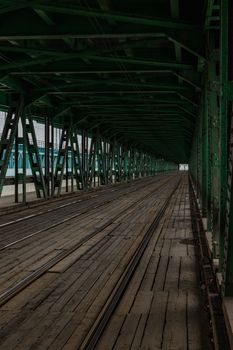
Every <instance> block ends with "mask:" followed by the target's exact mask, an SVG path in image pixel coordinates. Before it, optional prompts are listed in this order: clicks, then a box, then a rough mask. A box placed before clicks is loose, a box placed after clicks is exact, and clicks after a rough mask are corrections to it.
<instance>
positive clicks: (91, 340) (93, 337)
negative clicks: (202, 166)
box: [80, 179, 181, 350]
mask: <svg viewBox="0 0 233 350" xmlns="http://www.w3.org/2000/svg"><path fill="white" fill-rule="evenodd" d="M180 182H181V179H180V180H178V183H177V184H176V186H175V188H174V189H173V190H172V192H171V193H170V194H169V195H168V197H167V198H166V200H165V202H164V203H163V205H162V207H161V208H160V210H159V212H158V213H157V215H156V217H155V218H154V220H153V222H152V224H151V225H150V227H149V228H148V230H147V232H146V234H145V236H144V237H143V239H142V241H141V243H140V245H139V246H138V248H137V249H136V251H135V254H134V255H133V257H132V258H131V260H130V262H129V264H128V266H127V267H126V269H125V271H124V272H123V274H122V276H121V277H120V279H119V281H118V283H117V285H116V287H115V288H114V290H113V292H112V293H111V295H110V297H109V299H108V300H107V302H106V304H105V306H104V307H103V309H102V311H101V313H100V315H99V316H98V318H97V319H96V321H95V323H94V325H93V326H92V328H91V329H90V331H89V333H88V334H87V336H86V338H85V339H84V341H83V343H82V345H81V347H80V350H94V349H95V346H96V344H97V342H98V340H99V339H100V337H101V335H102V333H103V331H104V329H105V327H106V325H107V323H108V321H109V320H110V318H111V316H112V314H113V312H114V310H115V309H116V307H117V305H118V303H119V301H120V299H121V298H122V296H123V294H124V291H125V289H126V287H127V285H128V284H129V282H130V280H131V279H132V277H133V274H134V272H135V270H136V268H137V266H138V264H139V262H140V260H141V258H142V256H143V254H144V252H145V250H146V248H147V246H148V244H149V242H150V240H151V238H152V236H153V234H154V232H155V230H156V228H157V227H158V225H159V223H160V221H161V218H162V217H163V215H164V213H165V211H166V209H167V207H168V205H169V203H170V201H171V198H172V196H173V195H174V193H175V192H176V190H177V188H178V187H179V185H180Z"/></svg>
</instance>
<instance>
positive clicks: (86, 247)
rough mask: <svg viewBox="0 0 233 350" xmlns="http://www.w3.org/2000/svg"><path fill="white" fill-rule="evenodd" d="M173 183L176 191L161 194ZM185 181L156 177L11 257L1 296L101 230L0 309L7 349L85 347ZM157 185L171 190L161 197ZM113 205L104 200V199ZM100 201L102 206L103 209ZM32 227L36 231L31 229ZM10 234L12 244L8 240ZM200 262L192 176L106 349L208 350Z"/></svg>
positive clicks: (110, 330)
mask: <svg viewBox="0 0 233 350" xmlns="http://www.w3.org/2000/svg"><path fill="white" fill-rule="evenodd" d="M166 176H167V180H168V181H167V184H166V185H165V184H164V186H163V187H161V185H160V186H158V185H159V184H160V182H159V181H162V182H161V183H164V180H165V179H166ZM179 176H181V175H178V176H177V175H176V177H172V176H170V177H169V176H168V175H164V177H163V178H162V177H161V179H160V180H158V179H156V178H155V179H154V180H153V179H152V180H150V181H148V185H147V186H145V187H142V188H140V186H139V187H138V189H137V187H136V191H133V192H132V193H128V194H127V195H126V196H121V197H119V198H116V199H115V200H114V201H112V202H111V203H109V204H108V205H106V206H104V207H101V208H98V207H96V209H94V210H90V211H89V212H85V213H83V214H82V215H80V216H78V217H77V218H75V219H73V220H71V221H68V222H67V223H64V224H61V225H60V226H59V227H57V228H50V229H48V230H47V231H46V234H39V235H38V236H36V237H34V238H33V237H32V238H29V239H28V240H26V241H24V242H19V243H18V244H16V245H15V246H14V247H12V248H8V249H6V250H5V251H3V252H2V254H1V260H0V272H1V277H0V282H1V287H0V291H4V290H5V288H7V287H9V286H11V285H12V284H13V285H14V283H16V282H17V281H19V280H20V279H21V278H22V277H25V276H27V274H29V273H31V272H33V271H35V270H36V269H38V268H40V267H41V266H42V265H43V264H44V263H45V262H47V261H49V260H50V259H52V258H53V257H54V256H56V255H57V254H58V253H59V252H61V251H66V250H69V248H70V247H72V246H73V245H74V244H76V243H77V242H78V241H79V240H80V239H82V238H83V237H85V236H87V235H88V234H89V233H90V231H93V230H96V229H98V228H100V231H99V232H98V234H96V235H95V236H94V237H93V238H91V239H89V240H87V242H86V243H84V244H83V245H81V246H80V248H78V249H76V250H75V251H74V252H72V253H71V254H70V255H68V256H67V257H66V258H64V259H63V260H62V261H60V262H58V263H57V264H55V265H54V266H53V267H51V268H50V269H49V270H48V271H47V272H46V273H44V274H43V275H42V276H41V277H40V278H39V279H37V280H35V281H34V282H33V283H31V284H30V285H29V286H27V288H25V289H24V290H22V291H21V292H20V293H18V294H17V295H16V296H14V297H13V298H12V299H11V300H9V301H8V302H7V303H5V304H4V305H2V306H1V307H0V349H3V350H6V349H7V350H8V349H12V350H13V349H21V350H27V349H42V350H44V349H56V350H57V349H68V350H73V349H81V344H82V342H83V340H84V339H85V336H86V335H87V333H88V331H89V330H90V328H91V326H92V325H93V323H94V322H95V320H96V318H97V317H98V314H99V313H100V311H101V310H102V308H103V306H104V304H105V303H106V301H107V300H108V297H109V295H110V294H111V292H112V290H113V289H114V288H115V286H116V284H117V282H118V280H119V278H120V277H121V275H122V273H123V272H124V270H125V268H126V266H127V265H128V263H129V261H130V259H131V258H132V256H133V255H134V252H135V250H136V248H137V247H138V246H139V244H140V242H141V241H142V238H143V236H144V235H145V232H146V231H147V229H148V227H149V226H150V224H151V223H152V221H153V219H154V217H155V215H156V212H157V210H158V209H159V208H160V206H161V205H162V203H163V201H164V200H165V198H166V197H167V195H168V193H170V191H171V189H172V188H174V186H175V184H176V183H177V181H178V177H179ZM136 186H138V185H136ZM158 187H160V188H161V189H162V190H161V191H157V192H156V188H158ZM104 198H105V195H103V196H101V198H100V199H99V201H103V200H104ZM106 198H109V193H107V192H106ZM97 202H98V201H97ZM97 202H96V199H95V200H94V199H93V203H95V204H93V205H94V206H95V205H96V203H97ZM89 205H90V203H89ZM90 207H92V206H91V205H90ZM92 209H93V208H92ZM72 212H74V208H73V209H72ZM118 213H119V215H118V216H117V214H118ZM67 214H68V213H67ZM41 218H43V216H41ZM111 218H112V222H111V223H110V224H109V225H107V226H106V227H104V225H105V224H106V223H107V222H108V221H109V220H110V219H111ZM114 218H115V219H114ZM53 220H55V217H54V218H53ZM31 225H32V223H31V222H28V223H27V226H28V229H29V227H31ZM40 225H42V224H40ZM16 227H17V228H21V231H20V232H19V236H20V235H22V234H24V232H23V230H24V228H23V225H22V224H21V226H20V225H19V223H17V226H16ZM40 227H41V226H40ZM101 227H104V228H103V229H102V230H101ZM13 228H14V230H13V237H14V239H15V238H17V233H16V228H15V227H13ZM3 236H4V239H5V236H6V233H4V235H3ZM196 259H197V257H196V248H195V240H194V239H193V236H192V230H191V219H190V212H189V197H188V183H187V177H185V176H182V182H181V184H180V187H179V190H177V191H176V194H175V195H174V196H173V197H172V201H171V202H170V204H169V206H168V208H167V210H166V214H165V215H164V216H163V217H162V219H161V221H160V223H159V226H158V227H157V229H156V231H155V233H154V235H153V237H152V239H151V241H150V244H149V245H148V247H147V249H146V251H145V253H144V255H143V257H142V259H141V261H140V264H139V265H138V267H137V270H136V272H135V273H134V276H133V278H132V280H131V282H130V284H129V286H128V288H127V290H126V292H125V294H124V296H123V298H122V300H121V302H120V304H119V306H118V307H117V309H116V311H115V314H114V315H113V317H112V318H111V320H110V322H109V324H108V327H107V328H106V330H105V333H104V334H103V336H102V338H101V339H100V341H99V344H98V346H97V349H100V350H105V349H106V350H108V349H177V350H179V349H182V350H183V349H193V350H194V349H195V350H197V349H208V346H209V344H208V338H207V335H206V325H205V313H204V311H203V307H202V300H201V292H200V289H199V281H198V269H197V260H196Z"/></svg>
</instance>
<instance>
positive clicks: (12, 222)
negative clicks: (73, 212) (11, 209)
mask: <svg viewBox="0 0 233 350" xmlns="http://www.w3.org/2000/svg"><path fill="white" fill-rule="evenodd" d="M126 185H127V184H126ZM131 187H135V185H134V184H133V185H132V186H131ZM143 187H145V185H143V186H142V188H143ZM139 188H141V187H139ZM124 189H125V188H124V187H123V188H120V190H124ZM107 191H109V188H108V189H103V190H102V191H101V192H100V193H101V194H102V193H105V192H107ZM111 191H112V192H116V191H117V190H116V189H115V188H114V189H112V190H111ZM77 196H78V195H74V196H69V199H72V198H74V197H77ZM83 197H84V198H81V199H77V200H74V201H72V202H68V203H65V204H62V205H59V206H57V207H55V208H50V209H47V210H44V211H39V212H36V213H33V214H31V215H27V216H24V217H21V218H18V219H15V220H12V221H8V222H5V223H3V224H0V228H3V227H7V226H10V225H13V224H15V223H18V222H22V221H26V220H29V219H32V218H34V217H37V216H41V215H43V214H47V213H49V212H53V211H57V210H60V209H62V208H64V207H68V206H71V205H74V204H77V203H80V202H86V201H88V200H91V199H92V198H95V197H100V196H99V195H97V194H94V192H93V194H92V195H87V196H85V195H84V196H83ZM59 200H60V199H59ZM46 204H47V205H50V204H54V202H50V203H45V202H43V204H42V203H41V205H46ZM11 214H12V213H11Z"/></svg>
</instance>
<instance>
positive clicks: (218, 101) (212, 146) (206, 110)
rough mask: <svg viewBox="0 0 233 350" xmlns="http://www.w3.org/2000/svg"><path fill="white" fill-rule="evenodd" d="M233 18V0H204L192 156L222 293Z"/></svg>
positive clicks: (231, 283)
mask: <svg viewBox="0 0 233 350" xmlns="http://www.w3.org/2000/svg"><path fill="white" fill-rule="evenodd" d="M232 23H233V4H232V1H230V0H221V1H220V2H218V1H214V0H209V1H208V2H207V12H206V20H205V33H206V34H205V35H206V42H207V44H206V57H207V62H206V64H205V69H204V74H203V77H202V86H203V90H202V96H201V103H200V109H199V113H198V115H199V116H198V121H197V123H196V128H195V133H194V136H193V145H192V151H191V157H190V170H191V174H192V179H193V181H194V183H195V187H196V191H197V195H198V197H199V200H200V205H201V209H202V214H203V217H205V218H206V219H207V231H210V232H211V233H212V243H213V246H212V248H213V250H212V253H213V258H214V259H215V266H217V270H218V271H219V273H221V275H222V293H223V295H226V296H232V295H233V176H232V169H233V168H232V164H233V163H232V162H233V160H232V154H233V153H232V152H233V113H232V111H233V84H232V81H233V64H232V62H233V46H232V36H233V26H232ZM217 261H218V265H216V263H217Z"/></svg>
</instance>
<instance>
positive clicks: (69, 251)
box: [0, 179, 180, 307]
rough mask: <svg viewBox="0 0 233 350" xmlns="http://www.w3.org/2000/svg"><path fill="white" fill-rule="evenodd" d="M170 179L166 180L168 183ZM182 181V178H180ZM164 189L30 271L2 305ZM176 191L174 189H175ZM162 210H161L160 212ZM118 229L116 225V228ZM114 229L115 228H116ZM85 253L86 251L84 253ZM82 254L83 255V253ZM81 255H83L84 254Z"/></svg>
mask: <svg viewBox="0 0 233 350" xmlns="http://www.w3.org/2000/svg"><path fill="white" fill-rule="evenodd" d="M169 180H170V179H168V180H167V181H166V183H167V185H168V182H169ZM179 182H180V180H179ZM163 190H164V187H160V188H159V189H158V188H156V190H153V191H151V192H150V193H147V194H146V195H145V196H143V197H141V198H140V200H138V201H137V203H131V204H130V205H129V206H128V207H127V208H124V209H123V210H121V211H120V213H118V214H117V215H115V216H114V217H113V218H111V220H109V221H108V222H106V223H105V224H103V225H102V226H101V227H99V228H98V229H96V230H95V231H93V232H92V233H90V234H89V235H87V236H86V237H84V238H83V239H81V240H80V241H79V242H78V243H76V244H75V245H73V246H72V247H71V248H69V249H67V250H65V251H62V252H60V253H59V254H58V255H57V256H55V257H53V258H52V259H50V260H49V261H48V262H46V263H45V264H43V265H42V266H41V267H39V268H38V269H36V270H35V271H33V272H32V273H30V274H29V275H27V276H25V277H24V278H22V279H21V280H20V281H19V282H17V283H16V284H14V285H13V286H11V287H9V288H7V289H6V290H5V291H4V292H2V293H1V294H0V307H1V306H2V305H4V304H5V303H7V302H8V301H9V300H10V299H12V298H13V297H14V296H15V295H16V294H18V293H19V292H20V291H22V290H23V289H25V288H26V287H27V286H28V285H30V284H31V283H32V282H34V281H35V280H37V279H38V278H39V277H41V276H42V275H43V274H44V273H46V272H47V271H48V270H49V269H51V268H52V267H53V266H54V265H56V264H57V263H59V262H60V261H61V260H63V259H65V258H66V257H67V256H69V255H70V254H72V253H73V252H74V251H75V250H77V249H78V248H80V247H81V246H82V245H83V244H85V243H86V242H87V241H88V240H90V239H91V238H93V237H94V236H96V235H97V234H98V233H100V232H102V231H103V230H104V229H106V228H107V227H109V226H110V225H111V224H113V223H114V222H115V220H117V219H118V218H119V217H120V216H121V215H124V214H125V212H126V211H128V210H130V209H131V208H134V209H136V207H137V206H138V205H139V204H140V203H141V202H142V201H143V200H145V198H148V197H150V196H152V195H153V194H154V193H157V192H162V191H163ZM173 192H174V190H173ZM160 212H161V210H160V211H159V213H160ZM114 229H116V227H115V228H114ZM114 229H113V230H114ZM83 254H85V253H83ZM83 254H82V255H83ZM82 255H81V256H82Z"/></svg>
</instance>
